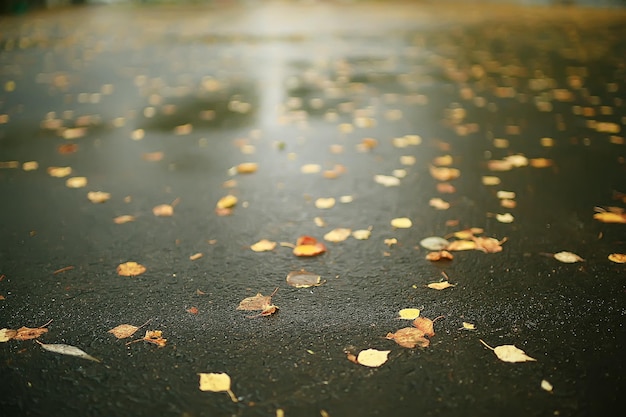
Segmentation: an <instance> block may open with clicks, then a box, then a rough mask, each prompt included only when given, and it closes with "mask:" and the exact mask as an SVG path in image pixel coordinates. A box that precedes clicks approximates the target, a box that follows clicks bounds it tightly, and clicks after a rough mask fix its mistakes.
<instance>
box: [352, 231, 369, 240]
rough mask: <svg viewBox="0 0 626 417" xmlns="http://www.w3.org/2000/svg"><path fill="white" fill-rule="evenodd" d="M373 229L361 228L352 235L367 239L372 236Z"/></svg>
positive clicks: (359, 238) (356, 237)
mask: <svg viewBox="0 0 626 417" xmlns="http://www.w3.org/2000/svg"><path fill="white" fill-rule="evenodd" d="M371 234H372V231H371V230H369V229H360V230H355V231H354V232H352V237H353V238H355V239H358V240H367V239H369V238H370V235H371Z"/></svg>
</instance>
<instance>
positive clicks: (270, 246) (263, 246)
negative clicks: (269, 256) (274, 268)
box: [250, 239, 276, 252]
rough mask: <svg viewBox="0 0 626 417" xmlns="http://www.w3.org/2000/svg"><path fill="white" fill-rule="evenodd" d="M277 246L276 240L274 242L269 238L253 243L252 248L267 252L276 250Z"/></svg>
mask: <svg viewBox="0 0 626 417" xmlns="http://www.w3.org/2000/svg"><path fill="white" fill-rule="evenodd" d="M275 247H276V242H272V241H271V240H267V239H261V240H259V241H258V242H256V243H255V244H253V245H251V246H250V249H252V250H253V251H254V252H267V251H271V250H274V248H275Z"/></svg>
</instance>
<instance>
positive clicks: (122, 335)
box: [107, 320, 150, 339]
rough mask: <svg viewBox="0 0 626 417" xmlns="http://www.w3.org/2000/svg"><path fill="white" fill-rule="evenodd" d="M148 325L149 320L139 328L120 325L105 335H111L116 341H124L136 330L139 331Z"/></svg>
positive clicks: (130, 325)
mask: <svg viewBox="0 0 626 417" xmlns="http://www.w3.org/2000/svg"><path fill="white" fill-rule="evenodd" d="M148 323H150V320H148V321H147V322H145V323H144V324H142V325H141V326H139V327H137V326H133V325H132V324H120V325H119V326H116V327H114V328H112V329H111V330H109V331H108V332H107V333H111V334H112V335H114V336H115V337H117V338H118V339H126V338H127V337H131V336H132V335H134V334H135V332H136V331H137V330H139V329H141V328H142V327H143V326H145V325H146V324H148Z"/></svg>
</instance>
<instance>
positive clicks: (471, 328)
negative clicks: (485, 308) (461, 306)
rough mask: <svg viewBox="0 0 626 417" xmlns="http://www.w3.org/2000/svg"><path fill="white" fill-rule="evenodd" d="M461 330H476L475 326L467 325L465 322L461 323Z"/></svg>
mask: <svg viewBox="0 0 626 417" xmlns="http://www.w3.org/2000/svg"><path fill="white" fill-rule="evenodd" d="M463 329H464V330H476V326H475V325H474V324H472V323H468V322H466V321H464V322H463Z"/></svg>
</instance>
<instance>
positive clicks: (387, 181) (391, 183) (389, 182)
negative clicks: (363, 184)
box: [374, 175, 400, 187]
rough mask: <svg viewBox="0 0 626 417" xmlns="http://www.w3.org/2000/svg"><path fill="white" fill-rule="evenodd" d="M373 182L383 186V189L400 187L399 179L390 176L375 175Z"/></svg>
mask: <svg viewBox="0 0 626 417" xmlns="http://www.w3.org/2000/svg"><path fill="white" fill-rule="evenodd" d="M374 181H376V182H377V183H378V184H381V185H384V186H385V187H396V186H398V185H400V179H399V178H397V177H392V176H391V175H375V176H374Z"/></svg>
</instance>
